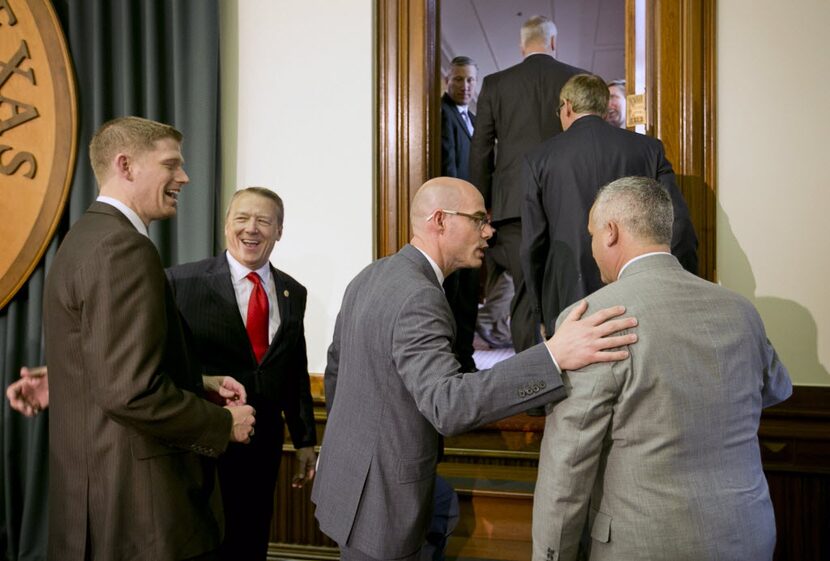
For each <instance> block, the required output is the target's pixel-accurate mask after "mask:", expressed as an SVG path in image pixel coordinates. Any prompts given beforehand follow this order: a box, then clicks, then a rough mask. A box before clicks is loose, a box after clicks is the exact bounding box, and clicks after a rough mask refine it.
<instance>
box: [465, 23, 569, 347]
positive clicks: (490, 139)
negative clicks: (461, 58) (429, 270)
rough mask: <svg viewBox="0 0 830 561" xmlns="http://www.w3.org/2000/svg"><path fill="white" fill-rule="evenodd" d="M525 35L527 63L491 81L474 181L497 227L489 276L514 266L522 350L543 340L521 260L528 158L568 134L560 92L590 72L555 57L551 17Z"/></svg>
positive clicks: (515, 321)
mask: <svg viewBox="0 0 830 561" xmlns="http://www.w3.org/2000/svg"><path fill="white" fill-rule="evenodd" d="M520 35H521V51H522V56H523V57H524V60H523V61H522V62H520V63H519V64H517V65H515V66H511V67H510V68H507V69H505V70H502V71H500V72H496V73H494V74H491V75H489V76H487V77H485V78H484V83H483V84H482V88H481V94H480V95H479V99H478V104H477V109H478V116H477V120H476V129H475V132H474V134H473V140H472V146H471V148H470V180H471V182H472V183H473V185H475V186H476V187H477V188H478V190H479V191H480V192H481V194H482V196H483V197H484V204H485V205H486V207H487V210H488V211H489V212H490V213H491V215H492V220H493V225H494V227H495V228H496V229H497V234H496V238H495V243H494V245H493V247H492V248H491V249H490V250H489V252H488V253H489V257H488V259H489V260H491V261H492V262H493V263H494V270H493V271H490V272H489V274H493V275H497V274H500V273H501V271H504V270H507V271H509V272H510V274H511V276H512V277H513V284H514V288H515V293H514V295H513V300H512V302H511V304H510V316H511V323H510V329H511V333H512V336H513V347H514V349H515V350H516V351H517V352H519V351H522V350H524V349H527V348H530V347H531V346H533V345H534V344H535V343H537V342H538V341H539V340H540V338H539V335H538V333H537V319H536V318H535V316H534V314H533V307H532V304H531V301H530V299H529V298H528V297H527V290H526V288H525V282H524V274H523V272H522V267H521V263H520V261H519V247H520V245H521V237H522V226H521V203H522V192H523V188H524V183H525V179H524V178H525V165H524V158H525V155H526V154H527V152H528V151H529V150H531V149H532V148H534V147H535V146H537V145H538V144H539V143H540V142H542V141H543V140H545V139H547V138H550V137H551V136H554V135H556V134H558V133H560V132H561V131H562V126H561V124H560V122H559V118H558V117H557V115H556V104H557V102H558V101H559V91H560V90H561V89H562V86H563V85H564V84H565V82H566V81H567V80H568V78H570V77H571V76H573V75H575V74H579V73H581V72H585V71H584V70H581V69H579V68H575V67H573V66H569V65H567V64H564V63H562V62H559V61H558V60H556V58H554V55H555V53H556V26H555V25H554V23H553V22H552V21H551V20H550V19H548V18H546V17H544V16H534V17H532V18H530V19H528V20H527V21H526V22H525V23H524V24H523V25H522V28H521V34H520ZM497 145H498V149H497V148H496V146H497Z"/></svg>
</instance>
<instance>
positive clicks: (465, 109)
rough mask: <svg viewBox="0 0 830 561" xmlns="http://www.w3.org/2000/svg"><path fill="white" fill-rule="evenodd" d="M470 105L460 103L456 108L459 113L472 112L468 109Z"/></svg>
mask: <svg viewBox="0 0 830 561" xmlns="http://www.w3.org/2000/svg"><path fill="white" fill-rule="evenodd" d="M468 107H469V105H458V104H456V106H455V108H456V109H458V112H459V113H467V114H468V115H469V114H470V110H469V109H468Z"/></svg>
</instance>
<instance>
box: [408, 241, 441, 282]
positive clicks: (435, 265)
mask: <svg viewBox="0 0 830 561" xmlns="http://www.w3.org/2000/svg"><path fill="white" fill-rule="evenodd" d="M412 247H414V248H415V249H417V250H418V251H420V252H421V254H422V255H423V256H424V257H426V258H427V261H429V265H430V267H432V270H433V271H435V276H436V277H438V284H440V285H441V286H443V285H444V273H442V272H441V269H440V268H439V267H438V263H436V262H435V260H433V259H432V257H430V256H429V255H428V254H427V252H426V251H424V250H423V249H421V248H420V247H418V246H414V245H413V246H412Z"/></svg>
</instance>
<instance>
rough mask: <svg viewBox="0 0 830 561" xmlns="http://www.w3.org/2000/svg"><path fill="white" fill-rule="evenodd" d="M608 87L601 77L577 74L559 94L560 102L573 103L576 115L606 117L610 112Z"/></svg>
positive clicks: (566, 83)
mask: <svg viewBox="0 0 830 561" xmlns="http://www.w3.org/2000/svg"><path fill="white" fill-rule="evenodd" d="M609 97H611V94H610V93H608V86H606V85H605V81H604V80H603V79H602V78H600V77H599V76H594V75H593V74H577V75H576V76H571V79H570V80H568V81H567V82H565V85H564V86H562V90H561V91H560V92H559V101H560V102H561V103H565V101H566V100H567V101H570V102H571V107H572V108H573V111H574V113H591V114H592V115H599V116H600V117H604V116H605V113H606V112H607V111H608V98H609Z"/></svg>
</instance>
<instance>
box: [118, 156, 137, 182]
mask: <svg viewBox="0 0 830 561" xmlns="http://www.w3.org/2000/svg"><path fill="white" fill-rule="evenodd" d="M131 165H132V164H131V160H130V157H129V156H128V155H127V154H124V153H123V152H119V153H118V154H116V155H115V170H116V173H117V174H118V176H119V177H123V178H124V179H126V180H127V181H132V179H133V172H132V168H131Z"/></svg>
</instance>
